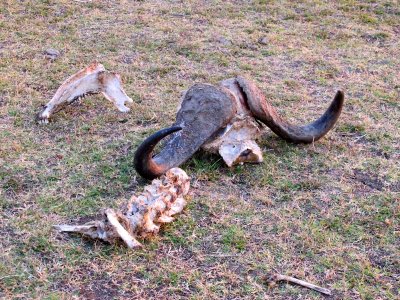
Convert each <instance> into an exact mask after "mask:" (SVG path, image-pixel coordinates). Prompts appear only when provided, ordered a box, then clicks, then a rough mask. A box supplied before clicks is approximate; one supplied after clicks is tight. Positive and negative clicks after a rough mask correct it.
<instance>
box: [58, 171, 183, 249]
mask: <svg viewBox="0 0 400 300" xmlns="http://www.w3.org/2000/svg"><path fill="white" fill-rule="evenodd" d="M189 187H190V179H189V177H188V175H187V174H186V173H185V171H183V170H182V169H179V168H172V169H170V170H169V171H168V172H167V173H166V174H165V175H164V176H162V177H161V178H160V179H154V180H153V181H152V183H151V185H148V186H146V187H145V188H144V192H143V193H142V194H140V195H139V196H137V197H136V196H132V197H131V199H130V201H129V202H128V204H127V205H126V207H124V208H123V209H122V210H121V211H114V210H112V209H106V210H105V214H104V218H103V219H102V220H96V221H91V222H88V223H86V224H83V225H56V226H54V227H55V228H56V229H57V230H59V231H60V232H76V233H80V234H82V235H84V236H88V237H90V238H93V239H101V240H103V241H106V242H109V243H115V242H117V241H118V240H121V239H122V240H123V241H124V242H125V244H126V245H127V246H128V247H129V248H131V249H133V248H138V247H141V246H142V244H141V243H140V242H139V241H138V240H137V239H136V238H138V237H140V238H146V237H148V236H150V235H153V234H156V233H158V231H159V229H160V226H161V225H162V224H164V223H170V222H172V221H173V220H174V217H173V216H174V215H176V214H178V213H180V212H181V211H182V210H183V208H184V207H185V206H186V200H185V199H184V196H186V195H187V193H188V192H189Z"/></svg>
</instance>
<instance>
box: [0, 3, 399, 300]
mask: <svg viewBox="0 0 400 300" xmlns="http://www.w3.org/2000/svg"><path fill="white" fill-rule="evenodd" d="M262 37H266V44H262V43H259V42H258V40H259V39H260V38H262ZM399 41H400V9H399V5H398V1H386V0H380V1H353V0H341V1H334V3H333V1H304V2H298V3H293V2H292V1H262V0H259V1H184V2H183V1H128V0H125V1H124V0H121V1H115V2H114V1H90V2H87V3H80V2H78V1H69V0H61V1H52V0H40V1H39V0H25V1H22V0H21V1H13V0H8V1H7V0H4V1H2V3H1V4H0V140H1V142H0V188H1V189H0V205H1V219H0V243H1V247H2V253H1V254H0V258H1V260H0V297H4V298H7V299H11V298H13V299H32V298H36V299H71V298H75V299H113V298H116V299H146V298H147V299H151V298H157V299H321V298H322V296H320V295H319V294H316V293H315V292H312V291H309V290H305V289H303V288H299V287H296V286H291V285H285V284H283V285H280V286H279V287H276V288H275V289H271V290H269V289H268V288H267V287H266V285H265V283H264V282H263V278H264V276H265V275H266V274H267V273H268V272H271V271H277V272H280V273H283V274H287V275H293V276H297V277H299V278H303V279H306V280H308V281H311V282H314V283H316V284H319V285H322V286H325V287H329V288H331V289H333V291H334V295H335V296H334V297H333V298H336V299H398V297H399V289H398V288H399V280H400V272H399V270H400V263H399V257H400V252H399V245H400V239H399V232H400V228H399V226H400V225H399V209H400V206H399V189H400V183H399V182H400V178H399V159H400V146H399V138H400V134H399V132H400V130H399V129H400V128H399V125H400V122H399V119H400V113H399V90H400V79H399V78H400V77H399V74H400V65H399V53H400V45H399ZM50 47H51V48H56V49H58V50H60V51H61V53H62V55H61V56H60V57H59V58H58V59H57V60H55V61H54V62H50V61H48V60H46V59H45V58H44V55H43V51H44V50H45V49H47V48H50ZM95 59H96V60H98V61H100V62H102V63H103V64H104V65H105V66H106V67H107V68H109V69H111V70H114V71H118V72H119V73H121V74H122V76H123V78H124V81H125V86H126V91H127V93H128V94H129V95H130V96H131V97H132V98H133V99H134V101H135V103H134V104H133V105H132V111H131V113H129V114H126V115H125V114H121V113H118V112H117V111H116V110H115V109H114V108H113V107H112V106H111V104H110V103H105V100H104V99H102V98H100V97H92V98H89V99H87V100H85V101H84V102H82V103H79V104H78V105H75V106H73V107H70V108H68V109H67V110H66V111H64V112H62V113H59V114H58V115H56V117H55V122H54V123H52V124H50V125H49V126H46V127H43V126H38V125H36V124H35V123H34V114H35V113H36V112H37V111H38V110H39V107H40V105H41V104H44V103H46V102H47V100H48V99H49V98H50V97H51V95H52V94H53V93H54V91H55V90H56V88H57V87H58V85H59V83H60V82H61V81H62V80H63V79H65V78H66V77H67V76H69V75H70V74H72V73H73V72H75V71H77V70H78V69H80V68H82V67H84V66H85V65H87V64H88V63H90V62H91V61H93V60H95ZM235 74H246V75H248V76H251V77H253V78H255V80H256V81H257V82H258V83H259V85H260V87H261V88H262V89H263V90H264V91H265V93H266V94H267V95H268V97H269V99H270V100H271V101H272V102H273V103H274V104H276V105H277V106H278V108H279V110H280V111H282V112H284V113H285V115H286V116H287V117H288V118H290V119H292V120H299V122H300V121H306V120H311V119H312V118H314V117H316V116H317V115H319V114H320V113H321V112H322V111H323V110H324V109H325V108H326V106H327V104H328V101H330V99H331V97H333V95H334V93H335V91H336V90H337V89H338V88H341V89H343V90H344V91H345V94H346V97H347V99H346V106H345V111H344V113H343V115H342V117H341V119H340V121H339V124H338V126H336V128H335V130H333V131H332V132H331V133H330V134H329V135H328V136H327V137H325V138H324V139H323V140H321V141H319V142H318V143H316V144H315V145H290V144H287V143H285V142H283V141H281V140H279V139H278V138H277V137H275V136H274V135H273V134H272V133H270V131H266V132H267V133H266V134H265V139H264V140H263V142H262V147H263V149H264V153H265V155H264V158H265V163H263V164H261V165H246V166H240V167H236V168H234V169H232V170H229V169H228V168H226V167H225V166H224V165H223V164H222V163H221V160H220V159H219V158H218V157H216V156H209V155H204V154H202V153H199V154H198V155H196V157H194V158H193V159H192V160H191V161H190V162H188V163H187V164H186V165H185V166H184V169H185V170H187V171H188V173H189V174H190V175H191V176H192V178H193V188H192V192H191V198H192V200H191V203H190V205H189V207H188V208H187V209H186V210H185V213H184V214H183V215H181V216H180V218H179V220H178V221H176V222H175V223H173V224H172V225H171V226H168V227H166V228H165V230H164V232H163V233H162V234H161V235H160V236H159V237H156V238H155V239H154V240H152V241H150V242H148V243H146V247H145V249H144V250H143V251H137V252H130V251H129V250H127V249H126V248H125V247H123V246H110V245H105V244H102V243H98V242H92V241H87V240H84V239H81V238H80V237H76V236H73V237H71V236H66V235H58V234H56V233H55V232H53V231H52V228H51V226H52V225H53V224H58V223H64V222H69V221H70V220H77V219H79V218H87V217H88V216H91V215H93V214H96V213H97V212H98V211H100V209H102V208H105V207H110V206H111V207H116V206H118V205H119V204H120V203H122V202H123V201H125V199H128V197H129V195H130V194H132V193H133V192H136V191H141V188H142V186H143V185H144V184H145V182H144V181H143V180H142V179H140V178H138V177H137V175H136V173H135V171H134V169H133V168H132V160H133V153H134V150H135V148H136V146H137V145H138V143H140V141H141V140H142V139H143V138H144V137H145V136H147V135H148V134H149V133H151V132H153V131H154V130H156V129H158V128H161V127H163V126H166V125H168V124H170V123H171V122H172V121H173V118H174V113H175V108H176V106H177V103H178V98H179V95H180V92H181V91H182V90H184V89H186V88H188V87H189V86H190V85H191V84H193V83H194V82H210V83H216V82H217V81H218V80H220V79H222V78H227V77H230V76H234V75H235Z"/></svg>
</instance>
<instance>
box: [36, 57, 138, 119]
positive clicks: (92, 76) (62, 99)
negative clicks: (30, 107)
mask: <svg viewBox="0 0 400 300" xmlns="http://www.w3.org/2000/svg"><path fill="white" fill-rule="evenodd" d="M97 93H102V94H103V95H104V96H105V97H106V98H107V99H108V100H109V101H111V102H112V103H114V105H115V106H116V107H117V109H118V110H119V111H121V112H128V111H129V108H128V107H126V106H125V102H128V103H132V102H133V100H132V99H131V98H129V97H128V96H127V94H126V93H125V91H124V89H123V88H122V82H121V77H120V76H119V75H118V74H117V73H114V72H108V71H107V70H106V69H105V68H104V66H103V65H102V64H99V63H97V62H94V63H92V64H90V65H89V66H88V67H86V68H84V69H82V70H80V71H78V72H77V73H75V74H74V75H72V76H70V77H69V78H68V79H67V80H65V81H64V82H63V83H62V84H61V86H60V87H59V88H58V89H57V91H56V93H55V94H54V96H53V98H52V99H51V100H50V101H49V102H48V103H47V104H46V105H45V106H44V108H43V110H42V111H41V112H40V113H39V114H38V115H37V121H38V122H39V123H43V124H46V123H48V122H49V119H50V117H51V115H52V114H53V113H55V112H57V111H59V110H61V109H62V108H63V107H64V106H66V105H68V104H71V103H72V102H74V101H75V100H78V99H81V98H83V97H85V96H87V95H89V94H97Z"/></svg>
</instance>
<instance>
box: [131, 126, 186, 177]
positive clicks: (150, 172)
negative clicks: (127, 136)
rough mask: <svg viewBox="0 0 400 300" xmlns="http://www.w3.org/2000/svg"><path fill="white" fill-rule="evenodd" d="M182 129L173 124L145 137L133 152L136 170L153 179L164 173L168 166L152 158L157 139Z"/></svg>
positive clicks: (159, 139)
mask: <svg viewBox="0 0 400 300" xmlns="http://www.w3.org/2000/svg"><path fill="white" fill-rule="evenodd" d="M179 130H182V127H179V126H173V127H170V128H165V129H161V130H160V131H157V132H156V133H154V134H152V135H151V136H149V137H148V138H147V139H145V140H144V141H143V142H142V144H141V145H140V146H139V147H138V149H137V150H136V153H135V158H134V161H133V164H134V166H135V169H136V171H137V172H138V173H139V174H140V175H141V176H143V177H144V178H148V179H153V178H155V177H158V176H160V175H162V174H164V173H165V172H166V171H167V170H168V169H169V168H168V166H165V165H162V164H158V163H157V162H155V161H154V160H153V150H154V147H155V146H156V145H157V143H158V142H159V141H161V140H162V139H163V138H165V137H166V136H168V135H170V134H172V133H174V132H176V131H179Z"/></svg>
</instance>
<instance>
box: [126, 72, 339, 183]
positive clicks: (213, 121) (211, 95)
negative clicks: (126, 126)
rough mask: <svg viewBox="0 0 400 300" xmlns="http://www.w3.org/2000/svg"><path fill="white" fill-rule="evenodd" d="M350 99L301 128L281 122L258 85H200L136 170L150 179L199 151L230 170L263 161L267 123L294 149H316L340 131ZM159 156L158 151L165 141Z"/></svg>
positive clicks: (152, 140) (145, 148) (146, 144)
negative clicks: (260, 142)
mask: <svg viewBox="0 0 400 300" xmlns="http://www.w3.org/2000/svg"><path fill="white" fill-rule="evenodd" d="M343 101H344V94H343V93H342V92H341V91H338V92H337V93H336V96H335V98H334V99H333V101H332V102H331V105H330V106H329V108H328V109H327V110H326V111H325V113H324V114H323V115H322V116H321V117H320V118H318V119H317V120H315V121H314V122H312V123H309V124H306V125H295V124H291V123H290V122H288V121H286V120H285V119H284V118H283V117H282V116H280V115H279V114H278V112H277V110H276V109H275V108H274V107H273V106H272V104H271V103H270V102H269V101H267V98H266V96H265V95H264V93H263V92H262V91H261V89H259V88H258V86H257V84H256V83H255V82H254V81H252V80H251V79H249V78H245V77H242V76H237V77H235V78H228V79H225V80H223V81H221V82H219V83H218V84H217V85H212V84H207V83H202V84H200V83H197V84H194V85H193V86H191V87H190V88H189V89H188V90H187V91H186V92H185V93H184V94H183V97H182V100H181V103H180V105H179V107H178V112H177V114H176V119H175V122H174V123H173V125H172V126H171V127H167V128H164V129H161V130H159V131H158V132H156V133H154V134H153V135H151V136H149V137H148V138H147V139H145V140H144V141H143V142H142V144H141V145H140V146H139V147H138V149H137V151H136V154H135V159H134V166H135V169H136V171H137V172H138V173H139V174H140V175H141V176H143V177H145V178H148V179H153V178H156V177H157V176H160V175H161V174H164V173H165V172H166V171H167V170H168V169H170V168H173V167H179V166H180V165H181V164H182V163H184V162H185V161H187V160H188V159H190V157H192V156H193V155H194V154H195V153H196V151H198V150H199V149H203V150H205V151H207V152H211V153H218V154H220V155H221V157H222V159H223V160H224V162H225V163H226V164H227V166H229V167H231V166H233V165H237V164H243V163H260V162H262V161H263V157H262V150H261V148H260V147H259V145H258V144H257V142H256V141H257V140H260V139H261V137H262V135H263V131H264V129H263V125H262V123H264V124H265V125H266V126H267V127H269V128H270V129H271V130H272V131H273V132H274V133H276V134H277V135H278V136H279V137H281V138H283V139H285V140H286V141H289V142H293V143H313V142H315V141H317V140H318V139H320V138H322V137H323V136H324V135H325V134H327V133H328V132H329V130H330V129H331V128H332V127H333V126H334V125H335V123H336V121H337V120H338V118H339V116H340V113H341V111H342V107H343ZM164 138H165V140H164V143H163V146H162V148H161V150H160V151H159V153H158V154H156V155H153V149H154V148H155V147H156V145H157V143H159V142H160V141H161V140H162V139H164Z"/></svg>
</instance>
